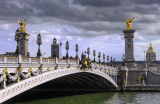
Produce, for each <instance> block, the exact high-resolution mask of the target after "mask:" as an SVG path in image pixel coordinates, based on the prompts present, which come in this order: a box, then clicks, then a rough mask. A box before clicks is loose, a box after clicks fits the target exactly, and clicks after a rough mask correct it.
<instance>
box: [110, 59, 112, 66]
mask: <svg viewBox="0 0 160 104" xmlns="http://www.w3.org/2000/svg"><path fill="white" fill-rule="evenodd" d="M110 64H111V66H112V57H111V63H110Z"/></svg>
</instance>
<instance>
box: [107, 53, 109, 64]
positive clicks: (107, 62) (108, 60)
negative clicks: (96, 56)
mask: <svg viewBox="0 0 160 104" xmlns="http://www.w3.org/2000/svg"><path fill="white" fill-rule="evenodd" d="M107 64H109V56H108V55H107Z"/></svg>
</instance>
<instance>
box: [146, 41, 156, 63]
mask: <svg viewBox="0 0 160 104" xmlns="http://www.w3.org/2000/svg"><path fill="white" fill-rule="evenodd" d="M146 61H150V62H151V61H156V52H155V50H154V49H153V47H152V43H151V42H150V44H149V48H148V50H147V52H146Z"/></svg>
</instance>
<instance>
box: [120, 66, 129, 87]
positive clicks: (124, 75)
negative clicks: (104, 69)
mask: <svg viewBox="0 0 160 104" xmlns="http://www.w3.org/2000/svg"><path fill="white" fill-rule="evenodd" d="M119 77H120V84H121V86H122V87H123V88H124V87H125V86H126V85H127V81H128V68H127V67H126V66H122V67H121V69H120V76H119Z"/></svg>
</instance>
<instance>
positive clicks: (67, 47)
mask: <svg viewBox="0 0 160 104" xmlns="http://www.w3.org/2000/svg"><path fill="white" fill-rule="evenodd" d="M68 49H69V42H68V41H67V42H66V50H67V53H66V58H69V55H68Z"/></svg>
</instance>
